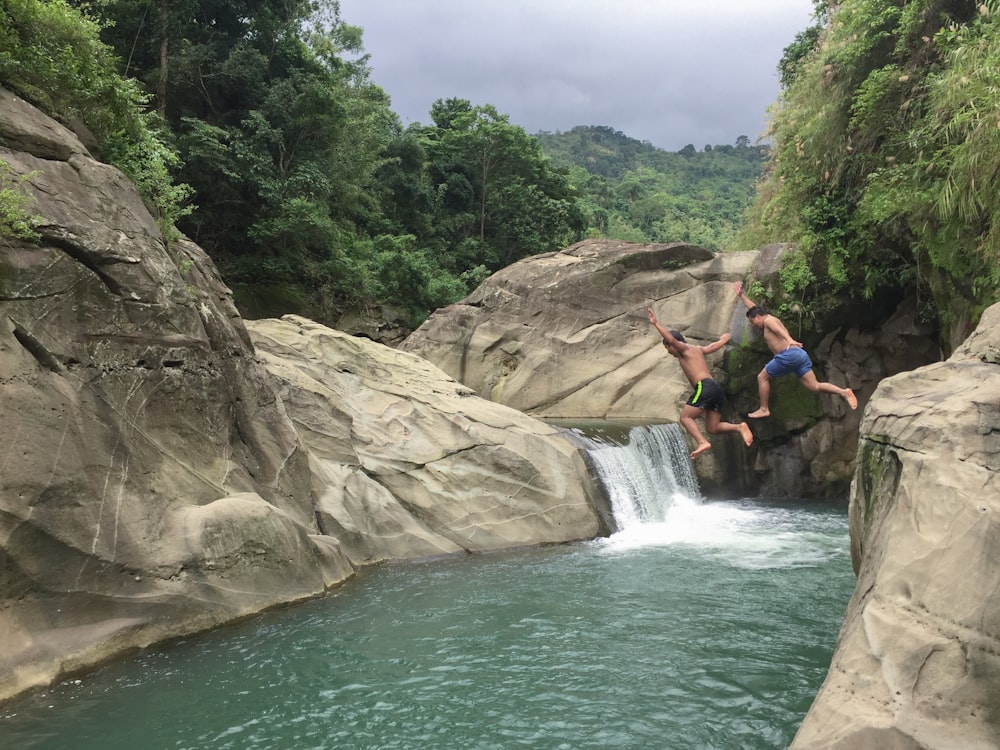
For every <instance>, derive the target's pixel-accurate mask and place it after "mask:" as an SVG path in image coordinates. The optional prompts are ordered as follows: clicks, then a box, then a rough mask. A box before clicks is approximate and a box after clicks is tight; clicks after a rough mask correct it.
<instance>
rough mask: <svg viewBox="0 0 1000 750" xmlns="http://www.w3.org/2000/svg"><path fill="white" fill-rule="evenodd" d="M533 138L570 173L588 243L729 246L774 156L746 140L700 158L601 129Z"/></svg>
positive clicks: (687, 148) (708, 148)
mask: <svg viewBox="0 0 1000 750" xmlns="http://www.w3.org/2000/svg"><path fill="white" fill-rule="evenodd" d="M536 137H537V138H538V140H539V142H540V143H541V146H542V151H544V152H545V153H546V154H547V155H548V156H549V157H551V159H552V161H553V162H554V163H555V164H557V165H558V166H560V167H564V168H566V169H568V170H569V179H570V184H571V185H572V186H573V188H574V189H575V190H576V192H577V194H578V195H579V196H580V205H581V206H582V208H583V211H584V214H585V215H586V218H587V226H588V232H589V233H590V234H591V236H599V237H610V238H613V239H620V240H630V241H632V242H690V243H693V244H696V245H702V246H704V247H708V248H711V249H713V250H725V249H728V248H729V247H730V245H731V244H732V242H733V239H734V237H735V236H736V232H737V230H738V229H739V228H740V226H741V225H742V223H743V221H744V218H745V214H746V210H747V207H748V206H749V205H750V203H751V201H752V200H753V196H754V190H755V188H756V184H757V180H758V178H759V177H760V175H761V171H762V169H763V165H764V162H765V160H766V158H767V155H768V152H769V148H768V146H766V145H765V146H761V145H751V143H750V139H749V138H748V137H747V136H745V135H743V136H740V137H739V138H737V139H736V144H735V145H734V146H718V145H716V146H713V145H711V144H709V145H706V146H705V147H704V149H703V150H702V151H697V150H696V149H695V147H694V145H693V144H689V145H687V146H685V147H684V148H683V149H681V150H680V151H677V152H672V151H664V150H662V149H659V148H656V147H655V146H653V145H651V144H649V143H646V142H643V141H638V140H636V139H634V138H629V137H628V136H627V135H625V134H624V133H621V132H618V131H616V130H614V129H613V128H609V127H601V126H583V125H581V126H578V127H575V128H573V129H572V130H570V131H568V132H565V133H538V134H537V135H536Z"/></svg>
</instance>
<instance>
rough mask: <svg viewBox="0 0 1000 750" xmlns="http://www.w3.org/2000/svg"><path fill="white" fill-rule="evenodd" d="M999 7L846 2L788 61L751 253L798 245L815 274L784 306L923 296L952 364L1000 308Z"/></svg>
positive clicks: (792, 283)
mask: <svg viewBox="0 0 1000 750" xmlns="http://www.w3.org/2000/svg"><path fill="white" fill-rule="evenodd" d="M995 6H996V4H995V3H983V4H981V5H978V6H977V5H975V4H974V3H971V2H964V1H961V0H916V1H914V2H899V1H895V2H893V1H890V0H844V2H843V3H840V4H838V5H837V6H835V7H834V8H833V9H831V10H830V12H829V24H828V26H827V28H826V29H825V30H824V31H823V33H822V35H821V36H820V37H818V41H817V42H816V43H815V44H814V45H813V46H812V47H810V48H809V49H808V51H806V50H805V49H804V45H798V46H797V47H796V49H795V50H794V52H789V53H788V54H786V58H785V59H786V61H787V62H788V65H789V66H790V67H789V68H788V70H789V75H788V76H783V79H784V80H786V81H787V82H788V83H787V88H786V89H785V90H784V91H783V92H782V96H781V100H780V101H779V104H778V107H777V109H776V113H775V117H774V120H773V131H774V158H773V160H772V163H771V167H770V171H769V175H768V178H767V181H766V182H765V183H763V184H762V186H761V189H760V191H759V193H758V199H757V201H756V204H755V207H754V210H753V211H752V212H751V214H750V221H749V223H748V228H747V231H746V232H745V233H744V235H743V237H742V238H741V241H742V242H748V243H751V244H758V243H761V242H766V241H778V240H780V241H792V242H795V243H797V247H798V253H799V254H800V255H801V256H802V258H803V259H804V260H805V261H806V262H807V265H808V266H809V268H810V269H811V272H810V273H808V274H791V275H790V276H789V288H787V289H786V290H785V292H786V294H787V295H788V297H789V298H795V299H803V300H809V302H810V304H811V305H812V306H813V307H814V308H815V309H816V310H818V311H820V312H822V311H823V310H824V309H826V310H829V309H831V308H832V306H834V305H836V304H838V302H837V300H838V299H840V298H843V297H845V296H846V297H853V296H861V297H863V298H864V299H867V300H870V301H877V302H879V303H881V304H892V303H893V302H894V301H895V300H898V299H899V298H900V297H901V296H902V295H904V294H906V293H916V294H917V295H918V298H919V299H920V300H921V301H922V303H923V305H924V314H925V316H927V318H929V319H937V320H938V321H939V322H940V323H941V329H942V343H943V345H944V347H945V349H946V350H948V349H950V347H951V346H953V345H954V344H955V343H956V342H957V341H959V340H961V338H963V337H964V336H965V334H966V333H967V332H968V331H969V330H971V327H972V326H974V324H975V321H976V320H977V319H978V315H979V312H980V311H981V310H982V308H983V307H984V306H985V305H987V304H989V303H991V302H993V301H995V300H997V299H998V298H1000V263H998V251H997V248H998V235H1000V233H998V232H997V231H995V230H994V227H993V216H995V215H996V212H995V210H994V209H995V208H997V206H996V198H995V196H996V195H997V194H998V190H997V188H998V187H1000V185H998V184H997V180H998V176H997V174H996V170H995V169H994V168H993V165H995V164H996V163H997V159H998V157H1000V135H998V133H1000V130H998V128H997V120H996V117H995V114H994V113H995V111H996V106H995V92H996V90H997V86H998V83H1000V74H998V73H997V71H998V70H1000V68H998V66H997V63H998V62H1000V33H998V26H997V23H996V11H997V7H995ZM817 7H818V8H821V9H825V8H826V7H827V6H826V5H825V4H824V5H818V6H817ZM871 307H872V309H874V308H875V307H877V305H872V306H871Z"/></svg>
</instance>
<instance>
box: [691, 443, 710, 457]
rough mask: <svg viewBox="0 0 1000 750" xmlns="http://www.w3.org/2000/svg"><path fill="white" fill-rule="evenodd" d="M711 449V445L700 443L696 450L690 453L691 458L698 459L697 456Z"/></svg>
mask: <svg viewBox="0 0 1000 750" xmlns="http://www.w3.org/2000/svg"><path fill="white" fill-rule="evenodd" d="M711 447H712V444H711V443H701V444H700V445H699V446H698V447H697V448H695V449H694V450H693V451H691V458H698V456H700V455H701V454H702V453H704V452H705V451H707V450H709V449H710V448H711Z"/></svg>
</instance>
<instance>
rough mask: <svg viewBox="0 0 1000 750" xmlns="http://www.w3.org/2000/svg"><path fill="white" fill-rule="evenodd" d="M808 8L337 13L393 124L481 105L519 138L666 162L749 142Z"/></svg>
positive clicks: (363, 8)
mask: <svg viewBox="0 0 1000 750" xmlns="http://www.w3.org/2000/svg"><path fill="white" fill-rule="evenodd" d="M812 10H813V3H812V0H764V2H751V0H711V2H700V1H699V0H340V16H341V20H343V21H344V22H346V23H349V24H352V25H355V26H361V27H362V28H363V29H364V45H365V51H366V52H367V53H369V54H370V56H371V58H370V64H371V71H372V72H371V80H372V81H373V82H374V83H376V84H378V85H379V86H381V87H382V88H383V89H385V91H386V92H387V93H388V94H389V96H390V97H391V98H392V105H391V106H392V109H393V111H394V112H396V113H397V114H398V115H399V116H400V117H401V118H402V120H403V124H404V125H409V124H410V123H412V122H420V123H424V124H430V122H431V119H430V115H429V112H430V108H431V104H433V103H434V101H435V100H437V99H448V98H452V97H454V98H460V99H468V100H470V101H471V102H472V103H473V104H474V105H482V104H492V105H493V106H495V107H496V108H497V110H498V111H499V112H500V113H501V114H506V115H508V116H509V117H510V121H511V122H512V123H513V124H515V125H520V126H521V127H523V128H524V129H525V130H526V131H528V133H532V134H533V133H537V132H538V131H540V130H547V131H551V132H555V131H566V130H570V129H571V128H573V127H575V126H577V125H606V126H610V127H612V128H614V129H615V130H620V131H621V132H623V133H624V134H625V135H627V136H630V137H632V138H637V139H639V140H642V141H649V142H650V143H652V144H653V145H654V146H658V147H660V148H663V149H666V150H668V151H678V150H680V149H681V148H683V147H684V146H685V145H687V144H689V143H690V144H693V145H694V146H695V147H696V148H697V149H698V150H701V149H702V148H703V147H704V146H705V145H706V144H711V145H723V144H733V143H735V142H736V139H737V137H739V136H741V135H746V136H748V137H749V138H750V140H751V141H756V140H757V138H758V137H759V136H761V135H762V134H763V133H764V132H765V130H766V127H767V108H768V106H769V105H771V104H772V103H773V102H774V101H775V100H776V99H777V96H778V72H777V66H778V61H779V60H780V59H781V54H782V50H783V49H784V48H785V47H786V46H787V45H788V44H789V43H791V41H792V40H793V39H794V38H795V35H796V34H797V33H798V32H800V31H802V30H803V29H805V28H806V27H807V26H809V25H810V23H811V22H812Z"/></svg>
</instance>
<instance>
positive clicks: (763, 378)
mask: <svg viewBox="0 0 1000 750" xmlns="http://www.w3.org/2000/svg"><path fill="white" fill-rule="evenodd" d="M757 392H758V393H759V394H760V408H759V409H757V410H756V411H752V412H750V413H749V414H747V417H749V418H750V419H760V418H761V417H769V416H771V408H770V406H769V404H770V402H771V376H770V375H768V374H767V368H766V367H765V368H763V369H762V370H761V371H760V372H758V373H757Z"/></svg>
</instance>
